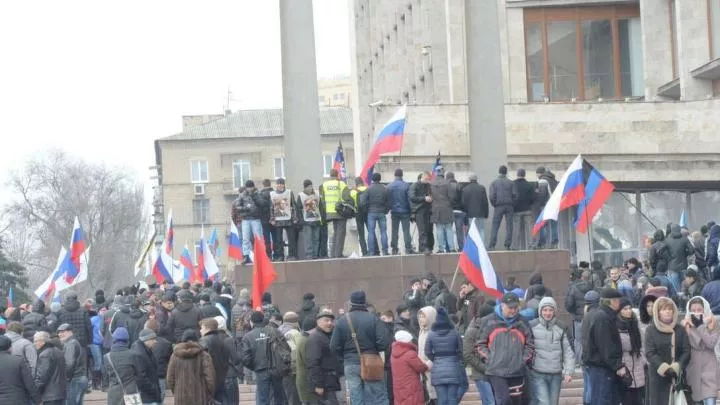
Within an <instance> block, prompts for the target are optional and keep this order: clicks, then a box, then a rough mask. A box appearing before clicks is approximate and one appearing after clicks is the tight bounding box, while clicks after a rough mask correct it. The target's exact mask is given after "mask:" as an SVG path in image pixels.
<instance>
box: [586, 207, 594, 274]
mask: <svg viewBox="0 0 720 405" xmlns="http://www.w3.org/2000/svg"><path fill="white" fill-rule="evenodd" d="M587 206H588V205H587V204H585V222H586V224H587V226H586V229H585V232H586V233H587V239H588V259H589V261H590V262H592V261H593V246H592V243H593V241H592V236H591V235H590V234H591V233H592V219H591V218H590V217H589V216H588V209H587Z"/></svg>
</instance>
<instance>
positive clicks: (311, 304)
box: [300, 300, 315, 312]
mask: <svg viewBox="0 0 720 405" xmlns="http://www.w3.org/2000/svg"><path fill="white" fill-rule="evenodd" d="M313 308H315V301H314V300H303V302H302V305H301V306H300V309H301V310H303V311H305V312H310V311H312V309H313Z"/></svg>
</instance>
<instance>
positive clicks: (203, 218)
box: [192, 198, 210, 225]
mask: <svg viewBox="0 0 720 405" xmlns="http://www.w3.org/2000/svg"><path fill="white" fill-rule="evenodd" d="M192 205H193V223H194V224H196V225H207V224H208V223H210V200H208V199H207V198H201V199H195V200H193V202H192Z"/></svg>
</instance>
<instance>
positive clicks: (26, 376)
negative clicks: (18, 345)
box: [0, 336, 41, 404]
mask: <svg viewBox="0 0 720 405" xmlns="http://www.w3.org/2000/svg"><path fill="white" fill-rule="evenodd" d="M11 345H12V342H11V341H10V339H9V338H8V337H7V336H0V404H30V403H40V402H41V396H40V392H39V391H38V389H37V387H36V386H35V382H34V381H33V377H32V375H31V373H30V367H29V366H28V364H27V362H26V361H25V360H24V359H23V358H21V357H18V356H13V355H11V354H10V347H11Z"/></svg>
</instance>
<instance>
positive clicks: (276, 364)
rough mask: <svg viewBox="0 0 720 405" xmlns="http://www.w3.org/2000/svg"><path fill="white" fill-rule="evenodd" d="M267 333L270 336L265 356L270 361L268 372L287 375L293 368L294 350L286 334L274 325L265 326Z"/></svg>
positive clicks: (277, 375)
mask: <svg viewBox="0 0 720 405" xmlns="http://www.w3.org/2000/svg"><path fill="white" fill-rule="evenodd" d="M265 334H266V335H267V336H268V340H267V343H266V345H265V350H266V352H265V356H266V358H267V361H268V368H267V372H268V373H269V374H270V376H272V377H286V376H289V375H290V372H291V369H292V350H291V349H290V345H289V344H288V342H287V340H285V336H283V335H282V334H280V332H278V331H277V330H274V329H272V326H266V327H265Z"/></svg>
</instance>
